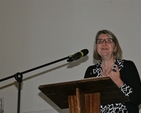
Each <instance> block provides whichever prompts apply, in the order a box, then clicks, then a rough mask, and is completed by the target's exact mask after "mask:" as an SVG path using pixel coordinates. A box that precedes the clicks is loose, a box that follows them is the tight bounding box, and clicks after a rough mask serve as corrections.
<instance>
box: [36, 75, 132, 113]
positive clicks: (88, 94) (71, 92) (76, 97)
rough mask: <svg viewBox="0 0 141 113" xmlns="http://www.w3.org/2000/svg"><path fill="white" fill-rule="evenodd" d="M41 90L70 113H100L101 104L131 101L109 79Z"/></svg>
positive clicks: (72, 82)
mask: <svg viewBox="0 0 141 113" xmlns="http://www.w3.org/2000/svg"><path fill="white" fill-rule="evenodd" d="M39 90H41V91H42V92H43V93H44V94H45V95H46V96H47V97H48V98H50V99H51V100H52V101H53V102H54V103H55V104H56V105H57V106H58V107H60V108H61V109H65V108H69V109H70V113H100V105H101V104H110V103H116V102H128V101H129V99H128V98H127V97H125V95H124V94H123V93H122V92H121V91H120V89H119V88H118V87H117V86H116V84H115V83H114V82H113V81H112V80H111V79H110V78H109V77H97V78H87V79H83V80H77V81H69V82H62V83H55V84H47V85H40V86H39Z"/></svg>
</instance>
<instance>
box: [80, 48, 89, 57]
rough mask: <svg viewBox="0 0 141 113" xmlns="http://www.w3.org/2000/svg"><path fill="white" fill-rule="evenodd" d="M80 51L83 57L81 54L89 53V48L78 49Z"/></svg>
mask: <svg viewBox="0 0 141 113" xmlns="http://www.w3.org/2000/svg"><path fill="white" fill-rule="evenodd" d="M80 53H81V54H82V57H83V56H86V55H87V54H88V53H89V50H88V49H83V50H81V51H80Z"/></svg>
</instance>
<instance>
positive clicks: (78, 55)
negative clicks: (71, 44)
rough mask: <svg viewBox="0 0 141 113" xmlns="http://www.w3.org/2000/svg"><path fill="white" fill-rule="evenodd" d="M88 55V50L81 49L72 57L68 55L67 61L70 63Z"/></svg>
mask: <svg viewBox="0 0 141 113" xmlns="http://www.w3.org/2000/svg"><path fill="white" fill-rule="evenodd" d="M88 53H89V51H88V49H83V50H81V51H80V52H77V53H75V54H74V55H70V56H69V58H68V60H67V61H68V62H72V61H74V60H77V59H79V58H81V57H84V56H86V55H87V54H88Z"/></svg>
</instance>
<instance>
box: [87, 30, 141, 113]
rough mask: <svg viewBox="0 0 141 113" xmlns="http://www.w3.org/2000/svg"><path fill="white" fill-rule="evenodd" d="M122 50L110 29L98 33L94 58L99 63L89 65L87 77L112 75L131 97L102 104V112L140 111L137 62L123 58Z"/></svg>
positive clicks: (125, 112) (139, 85) (140, 83)
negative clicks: (122, 100)
mask: <svg viewBox="0 0 141 113" xmlns="http://www.w3.org/2000/svg"><path fill="white" fill-rule="evenodd" d="M121 57H122V50H121V48H120V45H119V43H118V40H117V38H116V36H115V35H114V34H113V33H112V32H111V31H108V30H101V31H99V32H98V33H97V34H96V38H95V48H94V58H95V59H96V60H100V62H99V63H97V64H95V65H93V66H89V67H88V68H87V70H86V73H85V77H84V78H89V77H99V76H103V77H110V78H111V79H112V80H113V81H114V83H115V84H116V85H117V86H118V87H119V88H120V90H121V91H122V92H123V93H124V94H125V96H127V97H128V98H129V99H130V102H127V103H113V104H107V105H101V113H139V107H138V106H139V104H140V103H141V82H140V77H139V74H138V71H137V69H136V66H135V64H134V63H133V62H132V61H129V60H124V59H121Z"/></svg>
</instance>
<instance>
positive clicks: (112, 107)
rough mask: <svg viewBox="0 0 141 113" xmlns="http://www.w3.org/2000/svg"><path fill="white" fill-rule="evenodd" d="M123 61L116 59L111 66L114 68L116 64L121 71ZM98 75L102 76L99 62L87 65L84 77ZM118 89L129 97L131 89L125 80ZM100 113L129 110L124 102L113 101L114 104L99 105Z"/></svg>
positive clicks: (119, 112)
mask: <svg viewBox="0 0 141 113" xmlns="http://www.w3.org/2000/svg"><path fill="white" fill-rule="evenodd" d="M124 61H125V60H121V59H116V60H115V63H114V66H113V68H115V66H116V65H117V66H118V68H119V71H121V70H122V68H124ZM99 76H102V67H101V62H99V63H97V64H95V65H93V66H90V67H88V69H87V70H86V73H85V77H84V78H88V77H99ZM120 90H121V91H122V92H123V93H124V94H125V96H127V97H129V95H130V94H132V93H133V89H132V88H131V87H130V86H129V85H127V84H126V83H125V82H124V84H123V86H122V87H120ZM101 113H129V112H128V110H127V107H126V105H125V104H124V103H114V104H106V105H101Z"/></svg>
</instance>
